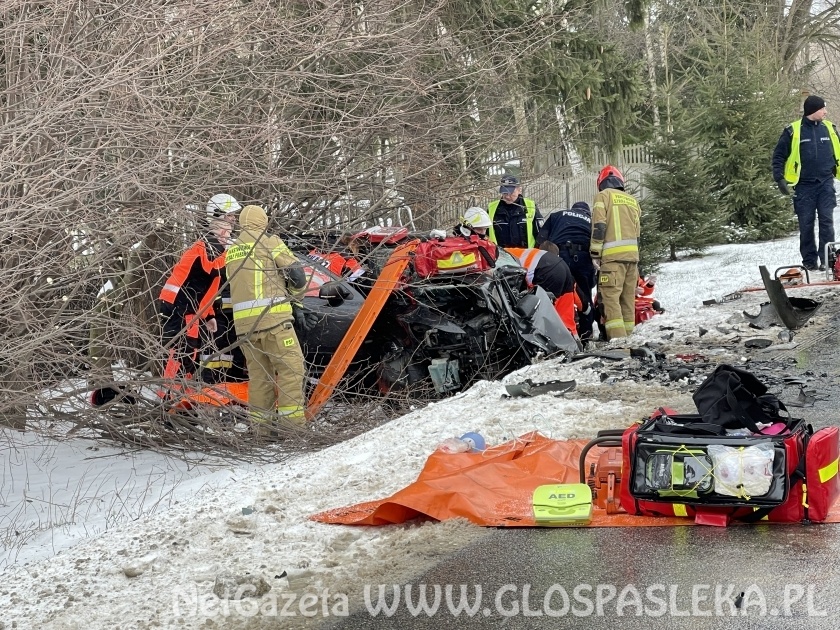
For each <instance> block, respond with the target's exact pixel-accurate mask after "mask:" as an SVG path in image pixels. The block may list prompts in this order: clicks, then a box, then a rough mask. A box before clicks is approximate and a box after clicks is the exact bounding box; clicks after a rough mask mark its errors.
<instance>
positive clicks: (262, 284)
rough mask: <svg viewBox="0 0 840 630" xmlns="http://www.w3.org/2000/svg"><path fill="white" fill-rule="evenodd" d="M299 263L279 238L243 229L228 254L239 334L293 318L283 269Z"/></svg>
mask: <svg viewBox="0 0 840 630" xmlns="http://www.w3.org/2000/svg"><path fill="white" fill-rule="evenodd" d="M297 262H298V260H297V258H295V255H294V254H292V252H291V250H290V249H289V248H288V247H287V246H286V244H285V243H284V242H283V241H282V240H280V238H279V237H277V236H273V235H271V236H270V235H268V234H261V235H255V234H253V233H251V232H248V231H246V230H243V232H242V234H241V235H240V236H239V238H238V239H237V240H236V242H235V243H234V244H233V245H232V246H231V247H230V249H228V251H227V255H226V257H225V270H226V272H227V276H228V279H229V282H230V296H231V304H232V308H233V324H234V327H235V328H236V334H237V335H240V336H242V335H247V334H248V333H252V332H258V331H262V330H269V329H271V328H274V327H275V326H278V325H280V324H284V323H286V322H288V321H291V320H292V304H291V302H290V301H289V294H288V291H287V290H286V280H285V277H284V276H283V269H284V268H285V267H288V266H290V265H292V264H296V263H297Z"/></svg>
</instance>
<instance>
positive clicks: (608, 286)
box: [598, 261, 639, 339]
mask: <svg viewBox="0 0 840 630" xmlns="http://www.w3.org/2000/svg"><path fill="white" fill-rule="evenodd" d="M638 282H639V266H638V264H637V263H635V262H619V261H609V262H605V263H602V264H601V270H600V271H599V272H598V294H599V296H600V297H599V301H600V302H601V304H603V308H604V328H605V329H606V331H607V339H617V338H619V337H626V336H627V335H629V334H630V333H632V332H633V327H634V326H635V325H636V285H637V284H638Z"/></svg>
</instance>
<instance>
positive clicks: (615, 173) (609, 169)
mask: <svg viewBox="0 0 840 630" xmlns="http://www.w3.org/2000/svg"><path fill="white" fill-rule="evenodd" d="M607 177H618V179H620V180H621V183H622V185H623V184H624V175H622V174H621V171H619V170H618V169H617V168H616V167H615V166H612V165H611V164H607V165H606V166H605V167H604V168H602V169H601V172H600V173H598V179H597V181H596V182H595V186H596V187H597V188H598V190H600V189H601V182H603V181H604V180H605V179H607Z"/></svg>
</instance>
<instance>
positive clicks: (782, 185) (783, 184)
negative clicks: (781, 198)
mask: <svg viewBox="0 0 840 630" xmlns="http://www.w3.org/2000/svg"><path fill="white" fill-rule="evenodd" d="M776 184H777V185H778V186H779V192H781V193H782V194H783V195H788V196H790V188H789V187H788V183H787V181H785V179H784V178H783V179H780V180H779V181H777V182H776Z"/></svg>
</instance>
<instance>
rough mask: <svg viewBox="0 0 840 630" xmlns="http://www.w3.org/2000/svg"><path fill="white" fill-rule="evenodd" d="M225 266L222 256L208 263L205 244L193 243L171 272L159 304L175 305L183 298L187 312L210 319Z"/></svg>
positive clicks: (201, 242) (161, 292) (202, 242)
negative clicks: (221, 272) (220, 271)
mask: <svg viewBox="0 0 840 630" xmlns="http://www.w3.org/2000/svg"><path fill="white" fill-rule="evenodd" d="M224 264H225V255H224V253H222V255H221V256H219V257H218V258H215V259H212V260H211V259H210V258H209V256H208V255H207V245H206V243H205V242H204V241H203V240H198V241H196V242H195V243H193V244H192V245H191V246H190V247H189V249H187V251H185V252H184V254H183V255H182V256H181V259H180V260H179V261H178V263H177V264H176V265H175V267H174V268H173V269H172V273H171V274H169V277H168V278H167V279H166V282H165V283H164V285H163V288H162V289H161V291H160V296H159V297H160V300H161V301H162V302H167V303H169V304H172V305H174V304H175V303H176V301H177V300H178V298H179V297H184V298H186V300H187V312H191V311H192V312H195V313H198V314H200V316H201V317H203V318H207V317H211V316H213V315H214V311H213V300H214V299H215V297H216V293H217V292H218V291H219V286H220V284H221V281H220V274H219V270H220V269H222V268H223V267H224ZM208 278H209V281H208ZM204 284H206V285H207V286H206V288H205V287H204V286H203V285H204ZM196 285H198V286H196ZM190 293H192V295H190ZM199 294H200V295H199ZM196 302H198V305H197V306H196V305H195V303H196ZM193 309H194V310H193Z"/></svg>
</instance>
